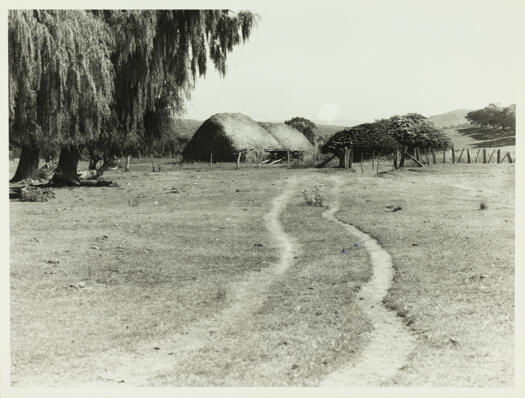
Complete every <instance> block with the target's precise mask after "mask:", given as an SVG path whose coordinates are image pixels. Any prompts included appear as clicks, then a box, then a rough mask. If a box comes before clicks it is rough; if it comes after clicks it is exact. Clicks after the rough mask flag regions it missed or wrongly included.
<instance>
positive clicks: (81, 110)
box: [8, 10, 256, 185]
mask: <svg viewBox="0 0 525 398" xmlns="http://www.w3.org/2000/svg"><path fill="white" fill-rule="evenodd" d="M8 18H9V23H8V30H9V140H10V144H11V145H12V146H17V147H19V148H21V155H20V161H19V164H18V168H17V171H16V174H15V176H14V178H13V180H14V181H17V180H21V179H24V178H29V177H31V175H32V174H33V172H34V171H35V169H36V168H37V167H38V160H39V157H40V156H41V154H42V151H50V150H53V149H54V148H56V149H58V151H59V161H58V168H57V172H56V173H55V176H54V179H53V182H54V183H56V184H75V185H76V184H78V176H77V165H78V161H79V159H80V158H81V156H82V154H84V153H89V154H93V155H95V154H98V155H99V156H100V157H101V158H102V159H103V160H106V161H107V160H109V159H110V158H112V157H113V156H114V155H116V154H129V153H133V152H134V151H136V149H137V147H153V146H154V145H156V144H158V143H159V142H161V141H162V137H163V132H164V131H166V129H167V126H166V123H170V120H173V117H174V115H177V114H180V113H181V112H182V111H183V110H184V105H185V102H186V100H187V99H188V98H189V95H190V93H191V90H192V89H193V87H194V84H195V81H196V79H197V78H198V77H200V76H203V75H204V74H205V73H206V70H207V67H208V62H209V60H211V61H212V63H213V65H214V66H215V68H216V69H217V70H218V71H219V73H221V74H223V75H224V74H225V73H226V60H227V55H228V53H229V52H231V51H232V50H233V48H234V47H235V46H237V45H238V44H239V43H241V42H242V41H245V40H247V39H248V38H249V36H250V33H251V31H252V28H253V27H254V25H255V22H256V16H255V15H254V14H253V13H251V12H247V11H242V12H238V13H234V12H232V11H229V10H95V11H86V10H16V11H15V10H13V11H9V16H8Z"/></svg>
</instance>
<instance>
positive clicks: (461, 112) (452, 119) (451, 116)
mask: <svg viewBox="0 0 525 398" xmlns="http://www.w3.org/2000/svg"><path fill="white" fill-rule="evenodd" d="M471 110H472V109H457V110H455V111H450V112H446V113H442V114H440V115H434V116H429V117H428V119H429V120H430V121H431V122H432V123H434V126H436V127H437V128H444V127H456V126H466V125H468V124H469V123H468V120H467V119H465V116H466V115H467V113H469V112H470V111H471Z"/></svg>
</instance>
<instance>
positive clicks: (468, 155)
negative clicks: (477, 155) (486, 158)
mask: <svg viewBox="0 0 525 398" xmlns="http://www.w3.org/2000/svg"><path fill="white" fill-rule="evenodd" d="M467 163H470V151H469V150H468V149H467Z"/></svg>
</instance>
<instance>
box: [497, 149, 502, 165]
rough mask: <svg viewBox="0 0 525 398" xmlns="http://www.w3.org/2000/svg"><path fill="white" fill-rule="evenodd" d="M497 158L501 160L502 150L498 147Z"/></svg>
mask: <svg viewBox="0 0 525 398" xmlns="http://www.w3.org/2000/svg"><path fill="white" fill-rule="evenodd" d="M496 160H497V163H500V162H501V150H500V149H499V148H498V152H497V153H496Z"/></svg>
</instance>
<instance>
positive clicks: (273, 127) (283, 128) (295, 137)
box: [261, 123, 313, 150]
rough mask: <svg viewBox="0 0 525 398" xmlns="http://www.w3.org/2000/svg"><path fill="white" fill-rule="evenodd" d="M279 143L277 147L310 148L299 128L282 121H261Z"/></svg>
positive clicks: (310, 145)
mask: <svg viewBox="0 0 525 398" xmlns="http://www.w3.org/2000/svg"><path fill="white" fill-rule="evenodd" d="M261 126H263V127H264V128H265V129H266V130H268V131H269V132H270V134H271V135H272V136H273V137H274V138H275V140H276V141H277V142H278V143H279V148H284V149H306V150H312V149H313V147H312V144H310V141H308V139H307V138H306V137H305V136H304V134H303V133H301V132H300V131H299V130H297V129H295V128H293V127H291V126H288V125H287V124H284V123H261Z"/></svg>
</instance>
